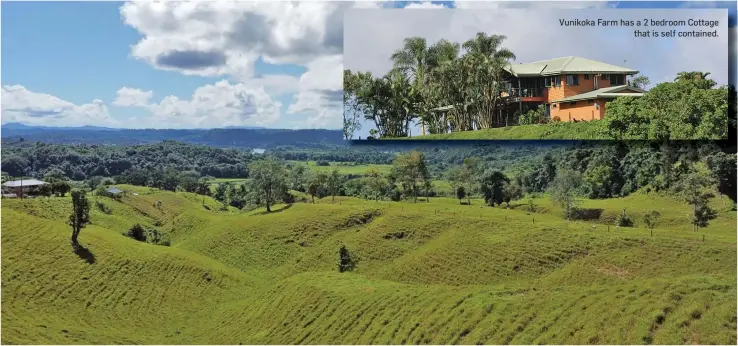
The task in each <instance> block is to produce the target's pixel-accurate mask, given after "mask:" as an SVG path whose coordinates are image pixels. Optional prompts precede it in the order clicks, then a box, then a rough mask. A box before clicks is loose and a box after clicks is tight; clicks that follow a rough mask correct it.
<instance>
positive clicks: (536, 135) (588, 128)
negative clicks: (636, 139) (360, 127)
mask: <svg viewBox="0 0 738 346" xmlns="http://www.w3.org/2000/svg"><path fill="white" fill-rule="evenodd" d="M393 139H395V138H393ZM407 139H433V140H439V139H465V140H470V139H568V140H571V139H575V140H576V139H609V138H607V137H606V136H605V135H603V134H602V133H601V131H600V130H599V126H598V124H597V121H581V122H577V123H574V122H559V123H550V124H544V125H519V126H507V127H496V128H491V129H483V130H476V131H461V132H452V133H445V134H434V135H425V136H413V137H409V138H407Z"/></svg>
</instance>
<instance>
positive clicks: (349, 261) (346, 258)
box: [338, 245, 356, 273]
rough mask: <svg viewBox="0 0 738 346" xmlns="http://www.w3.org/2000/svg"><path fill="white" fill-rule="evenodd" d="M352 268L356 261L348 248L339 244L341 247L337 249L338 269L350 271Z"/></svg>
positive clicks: (354, 266)
mask: <svg viewBox="0 0 738 346" xmlns="http://www.w3.org/2000/svg"><path fill="white" fill-rule="evenodd" d="M354 268H356V261H355V260H354V258H353V256H352V255H351V253H350V252H349V250H348V249H346V246H344V245H341V248H340V249H338V271H339V272H341V273H343V272H347V271H352V270H354Z"/></svg>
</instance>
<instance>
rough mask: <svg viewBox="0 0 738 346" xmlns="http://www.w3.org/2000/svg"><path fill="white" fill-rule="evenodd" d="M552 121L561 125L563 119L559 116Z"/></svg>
mask: <svg viewBox="0 0 738 346" xmlns="http://www.w3.org/2000/svg"><path fill="white" fill-rule="evenodd" d="M551 121H552V122H555V123H560V122H561V118H559V117H558V116H555V117H553V119H551Z"/></svg>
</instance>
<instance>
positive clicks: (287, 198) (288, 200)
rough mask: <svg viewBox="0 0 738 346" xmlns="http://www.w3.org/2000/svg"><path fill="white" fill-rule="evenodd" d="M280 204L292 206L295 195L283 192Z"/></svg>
mask: <svg viewBox="0 0 738 346" xmlns="http://www.w3.org/2000/svg"><path fill="white" fill-rule="evenodd" d="M282 202H283V203H284V204H292V203H295V195H293V194H291V193H289V192H287V191H285V192H284V194H282Z"/></svg>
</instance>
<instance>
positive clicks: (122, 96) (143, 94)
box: [113, 87, 154, 107]
mask: <svg viewBox="0 0 738 346" xmlns="http://www.w3.org/2000/svg"><path fill="white" fill-rule="evenodd" d="M117 94H118V97H117V98H116V99H115V101H113V104H114V105H116V106H121V107H143V106H146V105H147V104H148V103H149V99H150V98H151V96H152V95H153V94H154V93H153V92H152V91H143V90H141V89H132V88H126V87H123V88H120V89H119V90H118V92H117Z"/></svg>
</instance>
